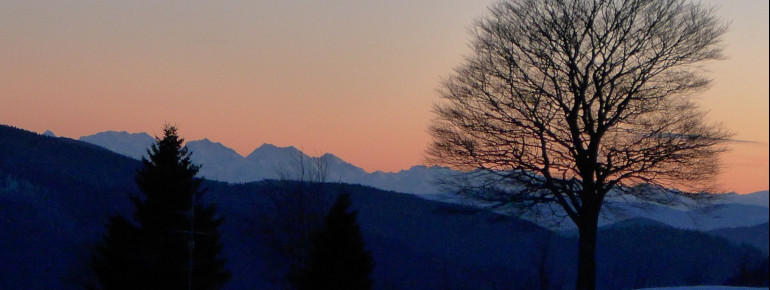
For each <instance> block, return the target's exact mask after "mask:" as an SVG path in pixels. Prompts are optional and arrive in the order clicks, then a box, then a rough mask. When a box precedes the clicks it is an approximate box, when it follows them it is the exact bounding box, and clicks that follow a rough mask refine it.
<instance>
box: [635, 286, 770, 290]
mask: <svg viewBox="0 0 770 290" xmlns="http://www.w3.org/2000/svg"><path fill="white" fill-rule="evenodd" d="M760 289H768V288H754V287H730V286H686V287H660V288H644V289H638V290H760Z"/></svg>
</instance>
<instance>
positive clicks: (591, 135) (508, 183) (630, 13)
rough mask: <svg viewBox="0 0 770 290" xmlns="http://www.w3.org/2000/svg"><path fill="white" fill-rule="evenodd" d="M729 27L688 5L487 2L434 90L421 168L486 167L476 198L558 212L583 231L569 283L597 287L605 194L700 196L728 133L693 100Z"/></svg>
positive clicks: (651, 0) (616, 0) (618, 0)
mask: <svg viewBox="0 0 770 290" xmlns="http://www.w3.org/2000/svg"><path fill="white" fill-rule="evenodd" d="M725 30H726V25H725V24H723V23H722V22H720V21H719V20H718V19H717V17H716V16H715V13H714V10H713V9H711V8H706V7H704V6H702V5H700V4H697V3H692V2H690V1H687V0H554V1H542V0H507V1H502V2H499V3H497V4H494V5H492V6H491V7H490V9H489V12H488V13H487V14H486V15H484V16H483V17H481V18H479V19H478V20H477V21H476V22H475V24H474V26H473V29H472V32H473V37H474V40H473V42H472V48H473V54H472V55H471V56H469V57H467V58H466V60H465V62H464V63H463V64H462V65H461V66H459V67H457V68H456V69H455V72H454V73H453V74H452V75H451V76H450V77H448V78H447V79H445V80H444V82H443V84H442V86H441V89H440V90H439V92H440V94H441V97H442V98H443V102H441V103H439V104H437V105H436V106H435V113H436V114H437V117H436V118H435V119H434V121H433V124H432V126H431V128H430V132H431V134H432V136H433V138H434V141H433V143H432V144H431V145H430V147H429V149H428V155H429V157H428V158H429V161H430V162H432V163H435V164H440V165H448V166H451V167H453V168H456V169H461V170H465V171H471V172H477V173H478V172H481V173H483V174H484V175H485V176H486V177H487V179H485V180H484V181H482V182H479V181H478V180H476V181H475V182H476V184H475V185H483V189H482V190H474V191H473V192H474V193H476V194H475V195H474V197H477V198H481V199H485V200H489V201H495V202H499V203H502V204H511V205H515V206H516V208H517V209H520V210H522V212H526V211H527V210H533V209H539V208H543V207H542V205H555V207H556V208H558V209H559V211H561V213H562V214H563V215H564V216H565V217H566V218H569V219H571V220H572V221H573V222H574V223H575V225H576V226H577V228H578V231H579V234H580V242H579V251H578V252H579V254H578V255H579V257H578V260H579V262H578V263H579V267H578V281H577V288H578V289H593V288H595V272H596V262H595V258H594V257H595V251H596V233H597V222H598V219H599V214H600V211H601V209H602V206H603V204H604V202H605V198H606V197H607V196H608V194H618V195H625V196H633V197H634V198H638V199H641V200H644V201H650V202H662V203H666V202H671V201H673V200H672V199H666V198H662V197H664V196H666V195H661V194H658V193H654V192H655V191H650V190H639V187H638V186H637V185H640V184H649V185H652V186H654V187H657V188H677V189H678V192H679V193H692V194H693V195H689V196H698V194H697V193H705V192H708V190H709V189H710V188H708V187H707V186H706V185H707V184H710V182H708V181H709V180H711V179H712V178H713V177H714V176H715V174H717V173H718V168H719V166H718V165H719V164H718V161H717V157H718V153H720V152H722V151H724V146H723V144H724V142H725V141H726V140H727V138H728V137H729V133H728V132H726V131H725V130H723V129H720V128H719V127H718V126H714V125H709V124H706V122H705V121H704V115H705V113H704V112H703V111H702V110H700V109H699V108H698V107H697V106H696V105H695V104H694V103H693V101H692V100H691V99H692V96H693V95H694V94H695V93H698V92H700V91H702V90H703V89H705V88H706V87H707V85H708V84H709V80H708V79H707V78H706V77H704V76H703V74H702V68H701V67H700V66H699V65H701V64H702V63H703V62H704V61H709V60H716V59H719V58H721V46H720V38H721V35H722V34H723V33H724V32H725ZM489 177H492V178H489ZM651 192H653V193H651ZM669 196H670V195H669ZM546 207H548V206H546ZM551 208H553V207H551Z"/></svg>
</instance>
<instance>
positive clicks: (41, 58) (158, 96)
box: [0, 0, 770, 193]
mask: <svg viewBox="0 0 770 290" xmlns="http://www.w3.org/2000/svg"><path fill="white" fill-rule="evenodd" d="M491 2H492V0H481V1H479V0H473V1H472V0H442V1H428V0H408V1H407V0H368V1H347V0H330V1H303V0H286V1H272V0H270V1H261V0H249V1H247V0H238V1H227V0H226V1H202V0H184V1H181V0H179V1H176V0H171V1H155V0H135V1H127V0H126V1H123V0H115V1H93V0H72V1H55V0H19V1H17V0H10V1H9V0H0V123H2V124H7V125H12V126H16V127H20V128H24V129H27V130H32V131H36V132H43V131H45V130H51V131H53V132H54V133H56V134H57V135H59V136H65V137H71V138H78V137H80V136H83V135H90V134H94V133H97V132H101V131H106V130H116V131H129V132H148V133H150V134H158V133H159V132H160V128H161V127H162V126H163V124H164V123H174V124H177V125H178V126H179V128H180V133H181V134H182V135H183V137H185V138H186V139H187V140H196V139H202V138H204V137H208V138H209V139H211V140H213V141H215V142H221V143H223V144H225V145H226V146H228V147H231V148H233V149H235V150H236V151H238V152H239V153H241V154H243V155H246V154H248V153H249V152H251V151H252V150H253V149H255V148H256V147H258V146H259V145H261V144H262V143H272V144H275V145H278V146H290V145H293V146H296V147H299V148H302V149H303V150H304V151H306V152H307V153H310V154H311V155H315V154H320V153H324V152H330V153H333V154H335V155H337V156H339V157H341V158H342V159H345V160H346V161H348V162H351V163H353V164H355V165H357V166H360V167H363V168H364V169H365V170H367V171H375V170H382V171H398V170H401V169H406V168H409V167H411V166H412V165H417V164H421V163H422V162H423V158H424V157H423V152H424V150H425V147H426V145H427V144H428V142H429V141H430V136H429V135H428V134H427V132H426V129H427V126H428V124H429V121H430V119H431V118H432V117H433V113H432V112H431V106H432V104H433V103H434V102H437V101H438V100H439V98H438V94H437V93H436V92H435V90H436V88H437V87H438V84H439V82H440V80H441V78H442V77H445V76H448V75H449V74H450V73H451V70H452V68H453V67H455V66H457V65H459V64H460V63H461V61H462V57H463V55H467V54H468V53H470V49H469V48H468V42H469V36H468V33H467V29H468V27H469V26H470V24H471V22H472V21H473V19H474V18H476V17H478V16H480V15H482V14H483V13H484V11H485V9H486V6H487V5H488V4H490V3H491ZM704 3H705V4H707V5H711V6H714V5H716V6H719V7H720V9H719V11H718V15H720V16H721V17H722V19H723V20H725V21H728V22H730V23H731V27H730V30H729V31H728V32H727V34H726V35H725V36H724V45H725V50H724V54H725V56H726V59H725V60H722V61H719V62H713V63H708V64H706V65H705V68H706V69H707V70H708V71H709V73H708V75H709V76H710V77H711V78H713V79H714V81H713V84H712V87H711V89H709V90H708V91H707V92H705V93H703V94H702V95H699V96H697V98H696V100H697V101H698V103H700V104H701V105H702V106H703V107H704V108H706V109H708V110H709V111H710V114H709V122H715V123H722V124H723V125H724V127H726V128H728V129H729V130H732V131H733V132H735V133H736V134H735V136H734V138H735V139H736V140H739V141H740V142H733V143H731V144H730V145H731V147H732V151H730V152H729V153H727V154H725V155H724V156H723V163H724V165H725V168H724V173H723V174H722V176H721V177H720V180H719V182H720V183H721V185H722V189H723V190H725V191H735V192H738V193H749V192H753V191H758V190H766V189H768V142H769V139H770V138H769V137H768V135H769V134H768V131H770V130H769V129H768V124H769V123H770V120H769V119H768V99H769V96H770V93H769V92H768V70H769V65H768V54H769V53H768V34H769V32H768V10H769V9H768V1H766V0H741V1H735V0H731V1H705V2H704Z"/></svg>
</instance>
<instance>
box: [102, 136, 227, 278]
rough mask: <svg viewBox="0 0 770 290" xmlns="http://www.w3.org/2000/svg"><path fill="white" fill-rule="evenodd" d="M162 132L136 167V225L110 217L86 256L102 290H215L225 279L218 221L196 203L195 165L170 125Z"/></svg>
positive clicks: (211, 208) (198, 196)
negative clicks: (92, 251) (105, 229)
mask: <svg viewBox="0 0 770 290" xmlns="http://www.w3.org/2000/svg"><path fill="white" fill-rule="evenodd" d="M163 132H164V136H163V138H159V137H156V141H157V142H156V144H154V145H152V147H151V148H150V150H148V155H149V159H144V158H143V159H142V164H143V167H142V168H140V169H139V170H138V171H137V175H136V183H137V185H138V187H139V190H140V191H141V193H142V197H140V196H131V201H132V202H133V204H134V207H135V208H136V211H135V213H134V219H135V221H136V224H133V223H131V222H129V221H127V220H126V219H125V218H123V217H121V216H112V217H110V221H109V224H108V225H107V234H106V235H105V236H104V239H103V241H102V244H101V245H98V246H97V247H96V249H95V251H94V253H93V255H92V259H91V260H92V261H91V266H92V268H93V270H94V272H95V273H96V276H97V279H98V282H99V286H100V288H102V289H217V288H221V287H222V286H223V285H224V283H225V282H226V281H227V280H229V278H230V273H229V272H228V271H227V270H226V269H225V260H224V259H223V258H222V257H221V251H222V244H221V243H220V242H219V233H218V227H219V225H220V224H221V223H222V219H221V218H219V217H217V216H216V207H215V206H214V205H213V204H210V205H205V204H203V203H202V202H201V196H202V195H203V194H204V193H205V190H201V189H200V184H201V179H200V178H196V177H195V175H196V174H197V173H198V170H199V168H200V166H197V165H194V164H192V163H191V161H190V153H189V152H188V151H187V147H183V146H182V143H183V142H184V139H182V138H180V137H179V135H177V129H176V128H175V127H174V126H166V127H164V129H163Z"/></svg>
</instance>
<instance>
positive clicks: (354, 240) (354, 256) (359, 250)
mask: <svg viewBox="0 0 770 290" xmlns="http://www.w3.org/2000/svg"><path fill="white" fill-rule="evenodd" d="M351 204H352V203H351V201H350V195H348V194H346V193H343V194H340V195H339V196H338V197H337V199H336V201H335V202H334V205H333V206H332V208H331V210H330V211H329V214H328V215H327V216H326V219H325V224H324V226H323V228H321V230H320V231H319V232H317V233H316V234H315V235H314V236H313V247H312V248H311V250H310V255H309V258H308V261H307V265H306V267H305V268H304V269H303V270H302V271H301V273H300V274H299V275H298V277H296V278H295V279H293V281H292V282H294V285H295V286H296V287H297V288H298V289H341V290H344V289H357V290H358V289H371V288H372V279H371V272H372V269H373V268H374V263H373V261H372V256H371V254H370V253H369V252H368V251H367V250H366V248H365V247H364V241H363V238H362V236H361V229H360V227H359V225H358V223H357V222H356V216H357V212H356V211H351V210H350V206H351Z"/></svg>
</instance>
